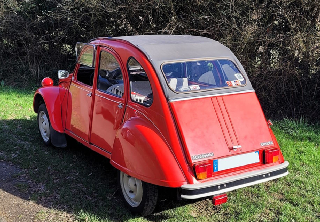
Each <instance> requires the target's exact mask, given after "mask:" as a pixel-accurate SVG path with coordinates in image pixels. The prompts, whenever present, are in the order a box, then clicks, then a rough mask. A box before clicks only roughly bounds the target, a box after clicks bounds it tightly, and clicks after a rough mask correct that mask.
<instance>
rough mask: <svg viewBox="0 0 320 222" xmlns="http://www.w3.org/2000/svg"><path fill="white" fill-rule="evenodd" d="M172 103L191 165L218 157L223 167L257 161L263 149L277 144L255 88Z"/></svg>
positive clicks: (216, 169)
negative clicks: (251, 90)
mask: <svg viewBox="0 0 320 222" xmlns="http://www.w3.org/2000/svg"><path fill="white" fill-rule="evenodd" d="M170 104H171V109H172V111H173V114H174V116H175V120H176V124H177V127H178V129H179V131H180V136H181V139H182V141H183V144H184V148H185V152H186V155H187V157H188V158H189V162H190V163H191V165H193V164H194V163H195V162H199V161H203V160H207V159H214V160H216V162H215V161H214V162H213V164H214V171H218V170H219V171H220V170H224V169H230V168H234V167H240V166H244V165H248V164H253V163H257V162H259V161H260V160H261V157H262V153H261V152H260V153H259V150H261V149H262V148H266V147H268V146H272V145H273V142H272V137H271V135H270V132H269V129H268V124H267V122H266V120H265V117H264V114H263V112H262V110H261V106H260V103H259V101H258V99H257V97H256V94H255V93H254V92H251V93H241V94H233V95H224V96H215V97H207V98H198V99H190V100H181V101H174V102H171V103H170ZM217 159H219V161H220V162H219V169H218V162H217ZM215 164H216V165H215Z"/></svg>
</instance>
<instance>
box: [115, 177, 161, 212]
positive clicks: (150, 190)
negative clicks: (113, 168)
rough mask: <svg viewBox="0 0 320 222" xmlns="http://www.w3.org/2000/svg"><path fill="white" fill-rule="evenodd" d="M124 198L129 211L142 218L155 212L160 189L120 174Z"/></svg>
mask: <svg viewBox="0 0 320 222" xmlns="http://www.w3.org/2000/svg"><path fill="white" fill-rule="evenodd" d="M119 183H120V187H121V193H122V197H123V199H124V201H125V204H126V205H127V207H128V208H129V210H130V211H131V212H133V213H138V214H141V215H142V216H146V215H149V214H151V213H152V212H153V210H154V208H155V207H156V204H157V201H158V187H157V186H155V185H152V184H149V183H146V182H143V181H141V180H139V179H137V178H134V177H131V176H129V175H127V174H125V173H123V172H121V171H120V172H119Z"/></svg>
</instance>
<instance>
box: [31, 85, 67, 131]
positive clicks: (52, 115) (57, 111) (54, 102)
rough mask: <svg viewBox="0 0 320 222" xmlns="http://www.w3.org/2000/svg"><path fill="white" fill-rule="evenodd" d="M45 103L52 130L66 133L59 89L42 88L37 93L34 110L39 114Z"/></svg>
mask: <svg viewBox="0 0 320 222" xmlns="http://www.w3.org/2000/svg"><path fill="white" fill-rule="evenodd" d="M42 103H45V105H46V108H47V110H48V115H49V119H50V123H51V126H52V128H53V129H54V130H55V131H57V132H59V133H64V129H63V127H62V118H61V102H60V94H59V87H46V88H40V89H38V90H37V91H36V93H35V95H34V99H33V110H34V112H35V113H38V109H39V106H40V105H41V104H42Z"/></svg>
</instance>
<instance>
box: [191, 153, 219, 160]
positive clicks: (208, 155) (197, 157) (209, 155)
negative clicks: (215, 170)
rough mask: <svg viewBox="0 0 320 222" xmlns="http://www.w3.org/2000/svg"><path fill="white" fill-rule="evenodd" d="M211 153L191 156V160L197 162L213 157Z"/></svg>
mask: <svg viewBox="0 0 320 222" xmlns="http://www.w3.org/2000/svg"><path fill="white" fill-rule="evenodd" d="M213 155H214V154H213V153H212V152H211V153H204V154H199V155H194V156H192V157H191V158H192V160H199V159H204V158H208V157H213Z"/></svg>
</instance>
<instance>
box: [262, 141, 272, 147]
mask: <svg viewBox="0 0 320 222" xmlns="http://www.w3.org/2000/svg"><path fill="white" fill-rule="evenodd" d="M260 145H261V146H269V145H273V142H272V141H268V142H264V143H260Z"/></svg>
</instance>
